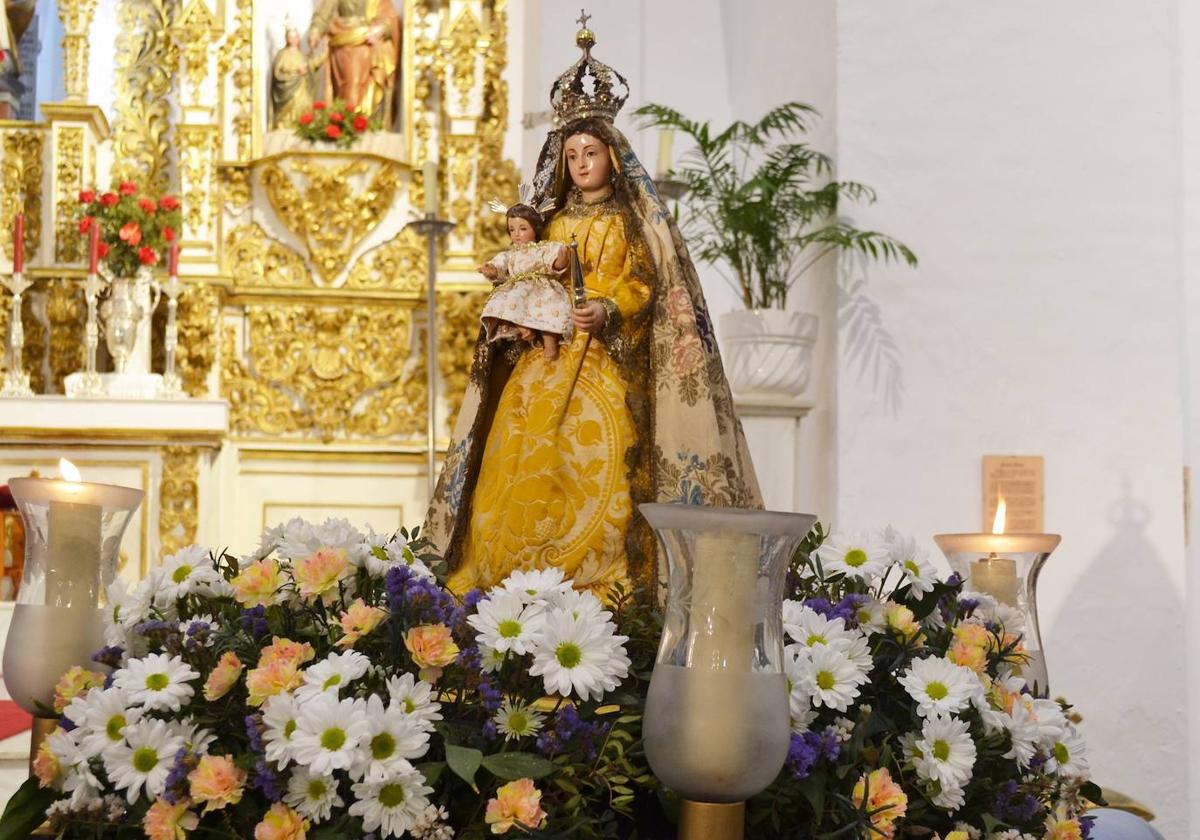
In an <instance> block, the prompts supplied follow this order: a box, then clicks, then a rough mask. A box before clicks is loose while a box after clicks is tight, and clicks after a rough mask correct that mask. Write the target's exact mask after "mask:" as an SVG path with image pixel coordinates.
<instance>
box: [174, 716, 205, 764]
mask: <svg viewBox="0 0 1200 840" xmlns="http://www.w3.org/2000/svg"><path fill="white" fill-rule="evenodd" d="M167 725H168V726H169V727H171V732H173V733H174V734H176V735H178V736H179V737H180V738H182V739H183V747H184V749H186V750H187V751H188V752H190V753H191V754H192V755H205V754H206V753H207V752H208V748H209V747H210V746H212V744H213V742H214V741H216V740H217V736H216V735H214V734H213V732H212V730H211V729H205V728H203V727H202V726H200V724H198V723H196V721H195V720H194V719H192V718H190V717H189V718H184V719H183V720H170V721H167Z"/></svg>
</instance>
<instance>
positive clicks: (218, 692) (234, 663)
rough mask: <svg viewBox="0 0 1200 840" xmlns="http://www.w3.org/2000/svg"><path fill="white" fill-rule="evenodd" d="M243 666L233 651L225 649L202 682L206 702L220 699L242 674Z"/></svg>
mask: <svg viewBox="0 0 1200 840" xmlns="http://www.w3.org/2000/svg"><path fill="white" fill-rule="evenodd" d="M244 669H245V666H244V665H242V660H240V659H238V657H237V654H236V653H234V652H233V651H231V650H230V651H226V652H225V655H224V656H222V657H221V659H220V661H218V662H217V665H216V667H215V668H213V669H212V673H211V674H209V675H208V679H207V680H206V681H205V682H204V699H205V700H207V701H208V702H210V703H211V702H212V701H214V700H220V699H221V698H222V697H224V696H225V695H226V694H228V693H229V690H230V689H231V688H233V687H234V686H235V685H237V681H238V677H240V676H241V675H242V671H243V670H244Z"/></svg>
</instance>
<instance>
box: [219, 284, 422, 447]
mask: <svg viewBox="0 0 1200 840" xmlns="http://www.w3.org/2000/svg"><path fill="white" fill-rule="evenodd" d="M246 319H247V329H246V346H245V348H244V349H243V353H242V354H238V352H237V331H236V330H235V329H233V328H230V329H228V330H226V333H225V343H224V347H223V353H224V357H223V362H222V371H221V393H222V396H224V397H225V398H226V399H228V400H229V402H230V408H231V417H230V426H231V428H232V429H233V431H234V432H235V433H239V434H243V435H255V434H267V435H286V434H295V433H300V434H302V435H303V436H305V437H313V436H317V437H319V438H320V439H321V440H324V441H332V440H334V439H337V438H347V439H354V438H359V437H367V438H378V437H392V436H397V435H405V434H408V435H413V434H416V433H417V432H419V431H420V430H421V428H422V425H423V424H422V421H421V420H420V418H421V417H422V416H423V413H424V389H423V387H422V385H421V382H420V380H419V379H415V378H414V376H415V374H416V372H417V371H416V368H417V365H415V364H414V363H413V362H411V361H410V359H409V355H410V354H409V353H408V352H407V351H406V348H407V347H408V344H409V340H410V335H411V325H412V313H411V311H410V310H409V309H407V308H405V307H401V306H395V305H392V306H384V305H379V304H374V305H368V306H355V305H328V304H326V305H322V304H284V305H279V304H274V305H248V306H246Z"/></svg>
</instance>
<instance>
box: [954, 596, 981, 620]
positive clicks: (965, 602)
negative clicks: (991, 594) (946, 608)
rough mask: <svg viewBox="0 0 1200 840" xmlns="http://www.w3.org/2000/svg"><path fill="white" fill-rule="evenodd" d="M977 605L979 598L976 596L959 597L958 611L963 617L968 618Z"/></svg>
mask: <svg viewBox="0 0 1200 840" xmlns="http://www.w3.org/2000/svg"><path fill="white" fill-rule="evenodd" d="M978 607H979V600H978V599H976V598H959V599H958V611H959V613H960V614H961V615H962V617H963V618H970V617H971V613H973V612H975V610H976V609H978Z"/></svg>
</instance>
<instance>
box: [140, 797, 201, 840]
mask: <svg viewBox="0 0 1200 840" xmlns="http://www.w3.org/2000/svg"><path fill="white" fill-rule="evenodd" d="M191 806H192V803H191V801H190V800H187V799H181V800H179V802H177V803H175V804H174V805H172V804H171V803H170V802H168V801H167V800H165V799H163V798H162V797H159V798H158V799H157V800H155V802H154V804H153V805H151V806H150V808H149V809H148V810H147V811H146V816H145V817H143V818H142V828H143V830H145V832H146V837H148V838H149V840H185V838H186V837H187V833H188V832H189V831H191V830H192V829H194V828H195V827H196V826H197V825H199V823H200V818H199V817H197V816H196V815H195V814H194V813H193V812H192V811H189V810H188V808H190V807H191Z"/></svg>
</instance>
